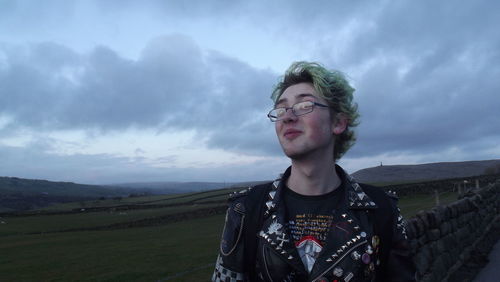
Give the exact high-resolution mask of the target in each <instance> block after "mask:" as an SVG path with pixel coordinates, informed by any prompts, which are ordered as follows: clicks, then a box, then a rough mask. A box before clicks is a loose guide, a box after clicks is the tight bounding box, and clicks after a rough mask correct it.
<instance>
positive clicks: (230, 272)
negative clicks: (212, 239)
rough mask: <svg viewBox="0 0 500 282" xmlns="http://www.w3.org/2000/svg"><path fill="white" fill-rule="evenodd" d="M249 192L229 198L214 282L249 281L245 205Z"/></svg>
mask: <svg viewBox="0 0 500 282" xmlns="http://www.w3.org/2000/svg"><path fill="white" fill-rule="evenodd" d="M246 194H247V190H243V191H240V192H235V193H233V194H231V195H230V196H229V200H228V209H227V212H226V221H225V224H224V230H223V231H222V238H221V242H220V248H219V255H218V257H217V262H216V264H215V270H214V273H213V275H212V281H215V282H219V281H224V282H228V281H231V282H241V281H248V275H247V273H245V265H244V242H243V241H244V240H243V237H244V230H243V226H244V223H245V205H244V200H245V198H246Z"/></svg>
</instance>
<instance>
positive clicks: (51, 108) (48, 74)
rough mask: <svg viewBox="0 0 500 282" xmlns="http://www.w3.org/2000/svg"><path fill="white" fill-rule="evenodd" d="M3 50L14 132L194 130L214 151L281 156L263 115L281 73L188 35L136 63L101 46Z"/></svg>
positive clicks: (6, 110)
mask: <svg viewBox="0 0 500 282" xmlns="http://www.w3.org/2000/svg"><path fill="white" fill-rule="evenodd" d="M2 50H3V53H4V55H5V56H6V57H7V64H6V67H5V68H3V69H0V84H1V85H4V87H3V88H2V89H1V90H0V114H1V113H3V114H6V115H8V116H11V117H13V119H14V123H13V124H12V125H11V126H15V125H17V126H20V127H28V128H36V129H39V130H40V129H56V130H57V129H84V130H88V131H89V132H95V131H101V132H106V131H114V130H122V129H126V128H129V127H137V128H155V129H158V130H160V131H166V130H171V129H194V130H196V131H197V132H198V134H199V135H200V136H203V137H204V138H205V139H207V142H208V145H209V146H212V147H218V148H226V149H234V150H250V149H251V150H253V151H255V152H258V151H260V152H261V153H262V152H266V153H269V152H276V151H277V150H276V145H275V144H272V143H271V142H269V136H270V135H271V134H270V133H272V126H270V125H269V123H268V121H267V119H266V117H265V115H266V113H267V110H268V109H269V107H270V106H271V100H270V99H269V93H270V89H271V87H272V85H273V83H274V82H275V81H276V75H275V74H274V73H272V72H271V71H269V70H259V69H255V68H253V67H251V66H249V65H248V64H246V63H243V62H240V61H238V60H236V59H234V58H229V57H227V56H224V55H223V54H220V53H217V52H215V51H203V50H201V49H200V48H199V47H198V45H197V44H196V43H195V42H194V41H193V40H192V39H190V38H188V37H186V36H183V35H171V36H165V37H161V38H157V39H154V40H152V41H151V42H150V43H149V44H148V45H147V46H146V47H145V48H144V50H143V53H142V56H141V57H140V58H139V59H138V60H129V59H125V58H123V57H120V56H119V55H118V54H117V53H116V52H115V51H113V50H111V49H109V48H107V47H104V46H100V47H97V48H95V49H94V50H93V51H92V52H90V53H88V54H77V53H75V52H73V51H72V50H70V49H69V48H66V47H64V46H60V45H57V44H53V43H41V44H32V45H30V46H29V47H27V48H25V49H23V52H18V51H17V50H19V48H16V46H10V47H8V48H5V47H4V48H2V49H0V52H2Z"/></svg>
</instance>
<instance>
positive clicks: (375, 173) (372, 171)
mask: <svg viewBox="0 0 500 282" xmlns="http://www.w3.org/2000/svg"><path fill="white" fill-rule="evenodd" d="M498 167H500V160H487V161H466V162H441V163H429V164H419V165H383V166H376V167H371V168H365V169H361V170H358V171H356V172H355V173H353V174H352V176H353V177H354V178H355V179H356V180H357V181H359V182H365V183H398V182H418V181H427V180H438V179H447V178H459V177H468V176H475V175H482V174H485V171H486V170H488V169H491V168H498Z"/></svg>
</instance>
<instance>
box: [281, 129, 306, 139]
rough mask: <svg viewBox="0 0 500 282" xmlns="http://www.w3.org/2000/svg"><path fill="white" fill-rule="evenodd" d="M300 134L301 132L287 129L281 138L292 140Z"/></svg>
mask: <svg viewBox="0 0 500 282" xmlns="http://www.w3.org/2000/svg"><path fill="white" fill-rule="evenodd" d="M301 133H302V131H300V130H296V129H287V130H286V131H285V133H284V134H283V136H284V137H285V138H287V139H293V138H295V137H297V136H299V135H300V134H301Z"/></svg>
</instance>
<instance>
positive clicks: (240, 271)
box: [212, 62, 415, 281]
mask: <svg viewBox="0 0 500 282" xmlns="http://www.w3.org/2000/svg"><path fill="white" fill-rule="evenodd" d="M353 92H354V89H353V88H352V87H351V86H350V85H349V83H348V82H347V80H346V79H345V78H344V76H343V75H342V73H340V72H337V71H329V70H327V69H325V68H324V67H322V66H321V65H319V64H316V63H308V62H297V63H294V64H292V65H291V66H290V68H289V69H288V70H287V72H286V73H285V75H284V77H283V79H282V80H281V81H280V82H279V83H278V85H277V86H276V88H275V89H274V91H273V94H272V96H271V98H272V99H273V101H274V108H273V110H271V111H270V112H269V114H268V117H269V119H270V120H271V121H272V122H274V123H275V129H276V135H277V136H278V140H279V142H280V144H281V147H282V149H283V151H284V153H285V154H286V155H287V156H288V157H289V158H290V159H291V162H292V164H291V166H290V167H289V168H288V169H287V170H286V171H285V173H284V174H283V175H282V176H281V177H280V179H278V180H276V181H274V182H273V183H268V184H263V185H258V186H255V187H252V188H249V189H247V190H244V191H241V192H239V193H234V194H232V195H231V196H230V199H229V208H228V211H227V214H226V223H225V227H224V231H223V235H222V239H221V245H220V253H219V257H218V259H217V263H216V268H215V272H214V274H213V276H212V280H213V281H414V273H415V271H414V266H413V263H412V261H411V258H410V256H409V254H410V252H409V249H408V245H407V242H406V235H405V230H404V224H403V221H402V218H401V216H400V215H399V209H398V208H397V206H396V201H397V198H396V197H395V196H394V195H388V194H386V193H385V192H383V191H382V190H380V189H378V188H375V187H372V186H367V185H363V184H361V185H360V184H358V183H356V182H355V181H354V180H353V179H352V178H351V177H350V176H349V175H347V174H346V173H345V172H344V171H343V169H342V168H341V167H339V166H338V165H336V164H335V162H336V161H337V160H338V159H340V157H341V156H342V155H343V154H344V153H345V152H346V151H347V150H348V149H349V148H350V147H351V146H352V145H353V143H354V140H355V137H354V133H353V131H352V127H354V126H356V125H357V119H358V116H359V115H358V112H357V107H356V104H355V103H353V101H352V100H353V98H352V97H353V95H352V94H353Z"/></svg>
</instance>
